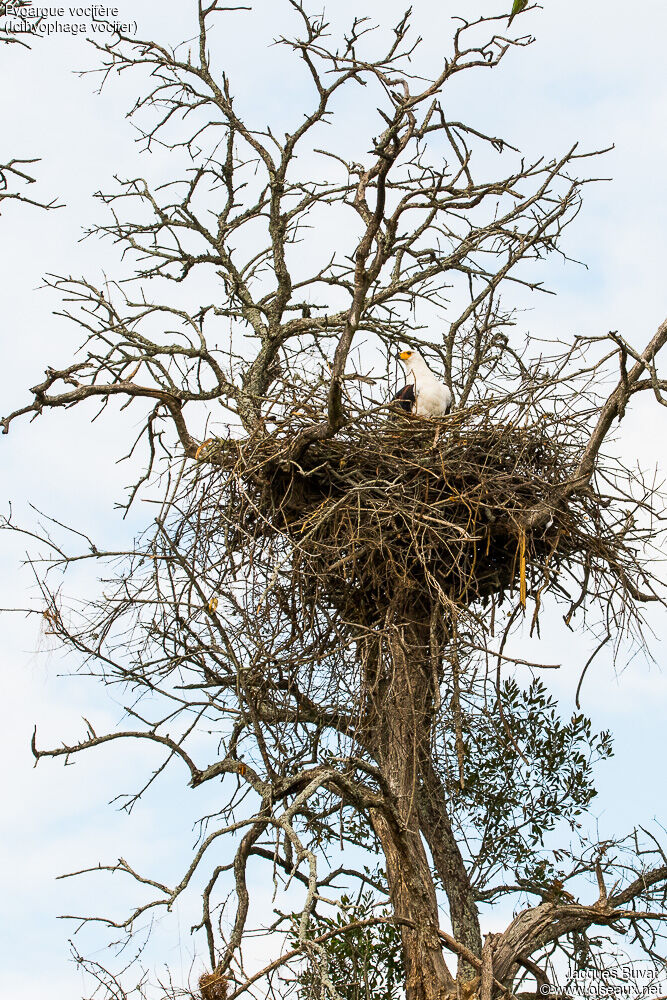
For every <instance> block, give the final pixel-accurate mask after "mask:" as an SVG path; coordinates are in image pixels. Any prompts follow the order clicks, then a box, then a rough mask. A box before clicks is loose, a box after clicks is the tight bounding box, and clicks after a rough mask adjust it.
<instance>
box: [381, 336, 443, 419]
mask: <svg viewBox="0 0 667 1000" xmlns="http://www.w3.org/2000/svg"><path fill="white" fill-rule="evenodd" d="M398 357H399V360H400V361H401V363H402V364H403V367H404V368H405V370H406V372H407V376H408V381H407V383H406V385H405V386H404V387H403V388H402V389H401V391H400V392H398V393H396V395H395V396H394V401H395V402H397V403H398V405H399V406H401V407H402V408H403V409H404V410H407V411H408V412H412V413H414V414H416V415H417V416H418V417H444V416H445V415H446V414H447V413H449V411H450V410H451V408H452V394H451V392H450V391H449V389H448V388H447V386H446V385H444V384H443V383H442V382H441V381H440V380H439V379H437V378H436V377H435V375H434V374H433V372H432V371H431V369H430V368H429V367H428V365H427V364H426V362H425V361H424V359H423V358H422V356H421V354H419V353H418V351H401V353H400V354H399V355H398Z"/></svg>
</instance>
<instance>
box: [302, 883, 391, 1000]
mask: <svg viewBox="0 0 667 1000" xmlns="http://www.w3.org/2000/svg"><path fill="white" fill-rule="evenodd" d="M389 915H390V914H389V913H388V912H386V911H384V910H383V911H382V912H381V913H380V912H378V910H377V904H376V903H375V901H374V899H373V895H372V893H371V892H364V893H362V894H361V896H360V897H359V898H358V900H357V902H356V903H353V902H352V900H351V899H350V897H349V896H345V895H343V896H341V900H340V909H338V910H337V912H336V913H335V914H334V915H332V916H328V915H327V916H323V915H316V916H315V918H314V921H313V927H312V931H313V937H317V936H319V935H321V934H326V933H327V932H328V931H331V930H335V929H336V928H338V927H344V926H346V925H347V924H351V923H354V922H356V921H362V920H368V919H371V918H373V917H378V916H382V917H384V916H389ZM294 944H296V940H295V941H294ZM325 947H326V954H327V961H328V970H327V971H328V975H329V977H330V979H331V981H332V983H333V984H334V986H335V987H336V989H337V990H338V993H339V994H340V996H341V997H342V998H343V1000H398V998H399V997H401V996H402V995H403V993H402V989H403V983H404V981H405V977H404V972H403V962H402V958H401V936H400V932H399V930H398V929H397V928H396V927H395V926H394V925H393V924H391V923H386V924H375V925H371V926H367V927H357V928H354V929H353V930H349V931H346V932H345V933H341V934H337V935H335V936H333V937H331V938H329V940H328V941H327V942H326V946H325ZM297 990H298V992H297V996H298V997H299V1000H319V998H320V997H321V996H322V980H321V975H320V973H319V972H318V970H317V969H315V968H313V967H312V966H308V967H307V968H305V969H304V970H303V971H302V973H301V975H300V976H299V981H298V987H297Z"/></svg>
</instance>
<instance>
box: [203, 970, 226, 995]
mask: <svg viewBox="0 0 667 1000" xmlns="http://www.w3.org/2000/svg"><path fill="white" fill-rule="evenodd" d="M228 986H229V981H228V980H227V979H226V977H225V976H221V975H219V974H218V973H217V972H208V973H205V974H204V975H203V976H200V979H199V991H200V994H201V1000H226V997H227V988H228Z"/></svg>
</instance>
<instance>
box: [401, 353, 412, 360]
mask: <svg viewBox="0 0 667 1000" xmlns="http://www.w3.org/2000/svg"><path fill="white" fill-rule="evenodd" d="M398 356H399V358H400V359H401V361H407V360H408V358H411V357H412V351H401V353H400V354H399V355H398Z"/></svg>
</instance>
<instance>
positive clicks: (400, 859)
mask: <svg viewBox="0 0 667 1000" xmlns="http://www.w3.org/2000/svg"><path fill="white" fill-rule="evenodd" d="M427 649H428V626H426V627H424V628H422V627H420V626H418V625H414V626H409V627H408V626H404V627H402V628H400V629H397V630H396V633H395V635H394V636H393V637H392V639H391V641H390V647H389V649H388V650H385V651H383V650H382V649H381V648H379V647H377V646H375V648H374V650H373V653H374V655H373V656H372V657H370V658H369V657H365V662H366V669H367V677H366V681H367V684H366V692H367V699H368V701H367V704H366V712H365V727H364V728H365V730H366V735H367V737H368V738H369V739H370V742H371V743H372V745H373V748H374V752H375V755H376V759H377V761H378V765H379V768H380V771H381V773H382V775H383V777H384V780H385V782H386V784H387V787H388V790H389V792H390V795H391V804H392V805H393V808H394V814H393V815H390V814H388V813H387V812H384V811H380V810H373V812H372V815H371V820H372V823H373V828H374V830H375V832H376V834H377V836H378V838H379V840H380V843H381V844H382V850H383V853H384V855H385V858H386V865H387V879H388V882H389V892H390V896H391V902H392V906H393V910H394V915H395V916H396V917H397V918H399V919H400V920H406V921H409V922H410V923H411V924H413V925H414V929H413V928H412V927H406V926H405V925H403V926H402V927H401V936H402V943H403V960H404V963H405V969H406V984H405V989H406V998H407V1000H443V998H444V997H447V996H448V995H449V994H451V993H452V992H453V991H454V990H455V988H456V986H455V982H454V979H453V978H452V975H451V973H450V972H449V969H448V968H447V965H446V964H445V960H444V957H443V954H442V944H441V941H440V938H439V934H438V929H439V920H438V906H437V900H436V894H435V886H434V884H433V877H432V875H431V870H430V867H429V863H428V859H427V857H426V852H425V850H424V845H423V842H422V839H421V833H420V827H419V809H418V791H419V767H418V765H419V758H420V743H421V741H423V740H426V741H428V740H429V735H430V718H431V711H430V706H431V689H432V682H431V678H430V671H429V670H428V668H427V667H426V666H425V664H427V663H428V656H427V655H425V653H426V651H427Z"/></svg>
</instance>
